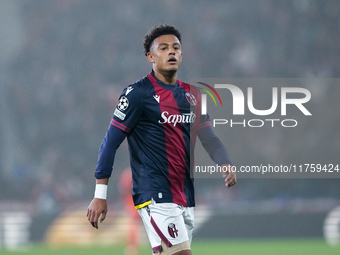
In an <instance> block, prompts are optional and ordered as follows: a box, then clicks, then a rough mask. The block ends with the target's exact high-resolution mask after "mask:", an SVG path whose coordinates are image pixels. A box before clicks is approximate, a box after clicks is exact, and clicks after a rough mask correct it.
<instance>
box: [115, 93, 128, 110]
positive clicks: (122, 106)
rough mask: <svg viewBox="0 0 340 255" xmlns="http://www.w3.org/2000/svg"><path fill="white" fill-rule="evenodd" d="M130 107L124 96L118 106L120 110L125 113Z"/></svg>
mask: <svg viewBox="0 0 340 255" xmlns="http://www.w3.org/2000/svg"><path fill="white" fill-rule="evenodd" d="M128 107H129V100H128V99H127V98H126V97H125V96H122V97H121V98H119V100H118V105H117V108H118V110H120V111H124V110H126V109H127V108H128Z"/></svg>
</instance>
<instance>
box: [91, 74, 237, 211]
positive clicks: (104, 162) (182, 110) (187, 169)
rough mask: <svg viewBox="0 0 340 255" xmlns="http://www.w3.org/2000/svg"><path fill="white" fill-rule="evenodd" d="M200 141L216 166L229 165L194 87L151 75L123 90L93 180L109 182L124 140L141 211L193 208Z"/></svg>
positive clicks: (136, 203) (136, 200) (225, 153)
mask: <svg viewBox="0 0 340 255" xmlns="http://www.w3.org/2000/svg"><path fill="white" fill-rule="evenodd" d="M197 136H198V137H199V138H200V140H201V142H202V144H203V146H204V148H205V149H206V150H207V152H208V153H209V155H210V157H211V158H212V159H213V160H214V161H215V162H216V163H217V164H220V165H222V164H231V162H230V159H229V156H228V153H227V151H226V149H225V147H224V146H223V144H222V143H221V141H220V140H219V139H218V138H217V137H216V135H215V133H214V131H213V129H212V125H211V122H210V120H209V116H208V115H201V95H200V92H199V90H198V89H197V88H196V87H195V86H192V85H189V84H187V83H184V82H181V81H177V82H176V84H175V85H167V84H164V83H163V82H161V81H160V80H158V79H157V78H156V77H155V75H154V73H153V71H151V72H150V73H149V75H148V76H146V77H144V78H142V79H140V80H139V81H137V82H135V83H134V84H131V85H129V86H128V87H127V88H125V89H124V90H123V92H122V94H121V96H120V98H119V102H118V105H117V107H116V109H115V111H114V115H113V118H112V120H111V123H110V126H109V129H108V132H107V134H106V136H105V138H104V140H103V142H102V145H101V147H100V150H99V157H98V162H97V169H96V173H95V177H96V178H97V179H103V178H109V177H110V176H111V173H112V167H113V162H114V156H115V152H116V150H117V148H118V147H119V145H120V144H121V142H122V141H123V140H124V139H125V137H127V140H128V145H129V152H130V165H131V170H132V179H133V187H132V196H133V200H134V204H135V207H136V208H137V209H139V208H142V207H144V206H146V205H148V204H150V203H151V199H154V200H155V201H156V202H158V203H169V202H171V203H176V204H178V205H183V206H188V207H191V206H195V198H194V183H193V178H192V176H191V175H190V173H191V171H192V169H193V158H194V157H193V152H194V147H195V143H196V137H197Z"/></svg>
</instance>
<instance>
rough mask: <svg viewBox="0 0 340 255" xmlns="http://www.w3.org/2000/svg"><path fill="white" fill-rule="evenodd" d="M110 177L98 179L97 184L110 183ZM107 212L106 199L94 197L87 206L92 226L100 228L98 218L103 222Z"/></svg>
mask: <svg viewBox="0 0 340 255" xmlns="http://www.w3.org/2000/svg"><path fill="white" fill-rule="evenodd" d="M108 183H109V179H107V178H106V179H97V180H96V184H103V185H108ZM106 213H107V202H106V199H101V198H93V199H92V201H91V203H90V205H89V207H88V208H87V219H88V220H89V222H90V223H91V225H92V227H94V228H96V229H98V220H100V223H102V222H103V221H104V220H105V217H106Z"/></svg>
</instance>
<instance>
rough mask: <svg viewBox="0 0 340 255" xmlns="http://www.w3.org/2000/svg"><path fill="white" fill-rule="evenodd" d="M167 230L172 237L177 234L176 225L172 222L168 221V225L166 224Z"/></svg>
mask: <svg viewBox="0 0 340 255" xmlns="http://www.w3.org/2000/svg"><path fill="white" fill-rule="evenodd" d="M168 232H169V235H170V236H171V237H172V238H176V237H177V236H178V229H177V228H176V225H175V224H173V223H170V224H169V226H168Z"/></svg>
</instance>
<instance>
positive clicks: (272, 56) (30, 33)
mask: <svg viewBox="0 0 340 255" xmlns="http://www.w3.org/2000/svg"><path fill="white" fill-rule="evenodd" d="M339 17H340V2H339V1H337V0H325V1H319V0H295V1H293V0H276V1H270V0H230V1H222V0H220V1H217V0H216V1H202V0H190V1H178V0H177V1H176V0H166V1H165V0H164V1H151V0H141V1H134V2H132V1H114V0H100V1H93V0H54V1H45V0H27V1H19V0H2V1H1V2H0V21H1V22H0V38H1V39H0V101H1V108H0V121H1V126H0V128H1V129H0V141H1V147H0V212H8V211H13V210H14V211H21V212H27V214H28V215H29V216H30V220H29V221H30V222H34V221H35V217H37V216H40V219H42V218H43V217H45V219H46V224H45V225H46V226H45V229H38V230H36V229H34V228H32V227H31V228H30V231H31V232H30V233H31V234H30V236H31V237H30V238H31V239H32V240H33V241H41V240H43V239H44V235H43V233H44V231H45V230H46V228H48V224H49V223H50V222H52V220H54V219H55V218H56V217H58V216H60V214H61V213H63V212H65V211H69V210H73V209H77V210H78V209H79V208H80V210H84V212H85V210H86V206H87V204H88V203H89V202H90V200H91V199H92V197H93V192H94V183H95V179H94V170H95V167H96V161H97V153H98V148H99V146H100V143H101V141H102V139H103V137H104V135H105V132H106V130H107V128H108V125H109V122H110V119H111V117H112V113H113V110H114V107H115V105H116V102H117V99H118V97H119V95H120V93H121V91H122V89H123V88H124V87H126V86H127V85H129V84H130V83H133V82H134V81H136V80H138V79H139V78H141V77H143V76H144V75H146V74H147V73H148V72H149V71H150V69H151V66H150V64H149V62H148V61H147V60H146V58H145V56H144V55H143V48H142V41H143V36H144V34H145V33H146V32H147V31H148V30H149V29H150V28H151V27H152V26H154V25H156V24H159V23H168V24H172V25H174V26H176V27H178V29H179V30H180V31H181V32H182V36H183V39H182V40H183V41H182V43H183V63H182V66H181V69H180V72H179V79H180V80H183V81H187V82H189V81H190V79H192V78H200V77H202V78H206V77H216V78H225V77H228V78H258V77H261V78H314V77H315V78H337V77H339V75H340V57H339V56H340V43H339V41H340V18H339ZM326 95H327V98H326ZM339 95H340V89H339V86H336V85H332V86H324V87H323V86H322V85H319V86H314V87H313V90H312V100H314V102H318V101H317V100H320V102H325V104H323V105H321V106H324V107H323V108H322V107H321V108H320V107H316V106H313V105H312V106H311V107H312V109H313V111H314V112H313V113H316V112H318V116H320V118H321V119H319V118H313V119H312V122H313V123H314V125H315V127H318V125H320V130H321V131H320V133H318V134H315V133H313V132H312V133H311V132H307V130H306V129H305V128H297V129H294V131H291V130H290V131H289V132H291V134H293V138H292V136H288V135H284V134H283V135H281V136H278V137H277V136H276V137H275V139H272V140H270V139H269V140H268V138H266V139H267V140H266V141H267V143H268V144H267V145H268V146H267V147H262V149H261V152H259V151H258V150H259V148H258V146H255V145H254V144H255V143H257V142H258V141H259V139H260V138H261V137H259V136H256V134H252V133H249V132H248V133H246V132H243V133H242V134H241V133H238V132H237V131H233V133H232V134H230V133H229V135H228V130H224V131H219V133H221V132H222V134H223V132H225V136H226V137H227V138H224V137H222V139H226V140H227V143H228V145H227V146H228V150H229V153H230V154H231V156H232V158H233V159H234V163H235V162H236V163H235V164H242V161H243V159H244V158H246V159H247V160H248V161H247V162H264V163H266V162H268V153H270V152H272V150H271V148H274V147H279V148H280V151H281V152H282V153H290V154H289V156H290V158H292V157H293V158H294V157H296V158H298V157H299V153H298V152H299V150H302V149H304V148H305V149H308V148H312V147H313V146H317V145H318V144H322V145H323V146H325V147H323V148H324V149H323V150H322V153H325V154H327V156H329V155H331V157H330V158H331V159H332V160H333V161H332V162H325V163H339V160H338V157H339V152H340V133H339V126H340V125H339V124H340V116H339V114H336V111H335V115H332V116H331V118H330V116H328V115H327V114H323V112H324V111H326V110H327V109H339V108H338V107H339V103H338V96H339ZM315 105H318V106H320V104H315ZM322 117H324V119H322ZM306 125H307V124H306ZM306 127H308V126H306ZM314 130H319V129H318V128H316V129H314ZM288 134H290V133H288ZM254 136H256V138H254ZM269 137H270V136H269ZM289 137H291V138H289ZM263 139H265V138H263ZM289 139H290V140H289ZM299 139H302V141H305V142H303V143H302V145H301V144H300V145H299V147H296V146H295V145H294V141H297V140H299ZM288 141H289V142H288ZM307 141H310V142H309V143H308V142H307ZM257 144H258V143H257ZM295 147H296V149H295V150H294V148H295ZM310 151H311V152H310V153H311V154H308V155H310V157H307V158H304V161H306V162H304V163H318V162H312V161H313V159H314V158H315V155H313V154H312V153H313V150H310ZM270 155H272V154H270ZM317 156H318V157H320V154H318V155H317ZM287 159H289V157H287ZM336 161H337V162H336ZM274 163H275V161H274ZM128 166H129V157H128V150H127V144H126V142H124V143H123V144H122V145H121V148H120V150H119V152H118V153H117V155H116V162H115V166H114V172H113V176H112V178H111V180H110V193H109V197H110V200H112V201H118V200H119V192H118V187H119V185H118V184H117V183H118V181H117V180H118V179H119V175H120V173H121V171H122V170H123V169H124V168H126V167H128ZM339 180H340V179H294V178H289V179H252V180H250V179H244V180H240V181H239V183H238V184H237V186H235V187H234V188H233V189H230V190H227V191H224V189H223V181H221V180H216V179H210V180H203V179H199V180H198V181H197V184H198V185H197V186H198V187H197V188H196V190H197V198H198V199H197V200H198V201H199V202H200V203H201V204H203V205H205V206H207V208H209V210H208V211H209V212H210V214H211V212H212V213H214V212H221V211H225V213H231V212H232V213H233V214H235V215H236V216H237V217H240V216H239V215H242V214H244V213H245V212H249V211H253V212H254V211H255V212H262V211H265V213H273V212H274V213H276V212H280V213H292V212H305V213H306V211H307V213H308V212H309V213H314V212H315V211H318V212H320V213H321V214H322V215H321V216H318V217H319V218H317V219H318V220H319V221H320V224H319V225H320V226H321V225H322V221H323V217H324V216H325V215H326V214H327V213H328V212H329V211H330V210H331V209H333V208H334V207H335V206H337V205H339V204H340V202H339V201H340V181H339ZM110 206H111V208H112V210H114V209H115V208H116V207H119V206H117V204H116V203H114V202H112V203H111V205H110ZM210 214H209V215H210ZM274 215H275V214H274ZM313 217H316V216H315V215H314V216H313ZM303 218H304V219H305V218H306V217H303ZM241 220H242V219H240V221H241ZM314 220H316V219H314ZM316 221H317V220H316ZM306 224H309V223H306ZM31 225H32V224H31ZM315 231H319V232H317V233H316V232H315V234H314V236H320V235H322V228H321V229H318V230H315ZM283 232H284V231H283ZM284 233H285V232H284ZM306 233H307V234H308V230H307V231H306ZM313 233H314V232H313ZM198 235H199V234H198ZM240 235H241V234H240ZM263 235H264V236H265V234H263ZM287 235H288V236H289V235H291V233H288V232H287ZM301 235H303V233H302V234H301ZM0 236H1V235H0ZM203 237H207V236H204V235H203ZM236 237H237V236H236ZM0 245H1V241H0Z"/></svg>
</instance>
